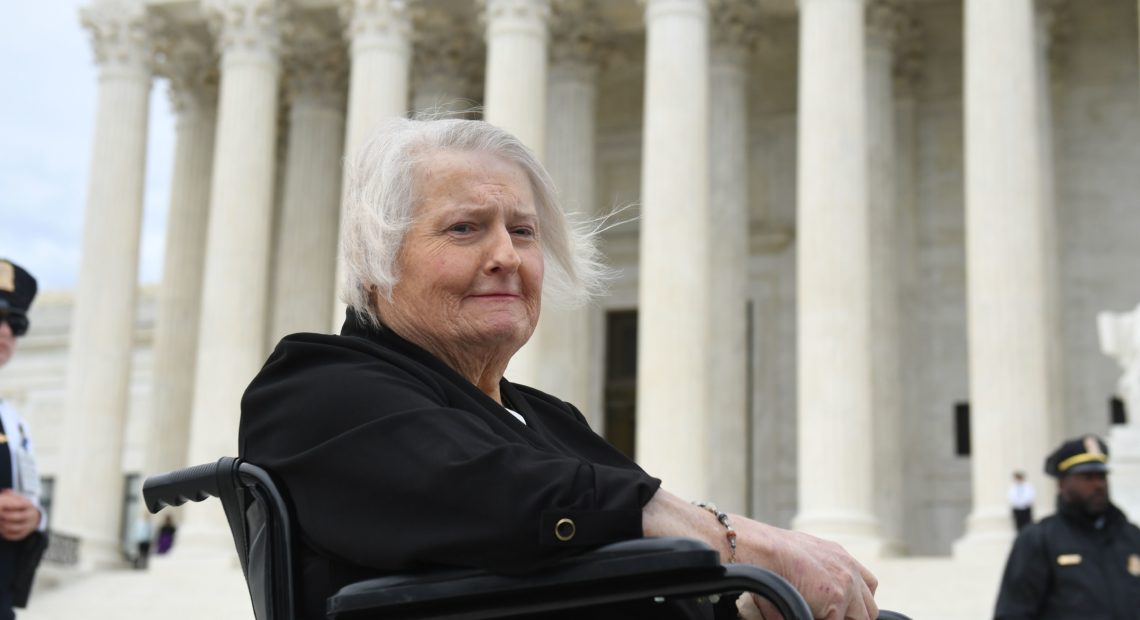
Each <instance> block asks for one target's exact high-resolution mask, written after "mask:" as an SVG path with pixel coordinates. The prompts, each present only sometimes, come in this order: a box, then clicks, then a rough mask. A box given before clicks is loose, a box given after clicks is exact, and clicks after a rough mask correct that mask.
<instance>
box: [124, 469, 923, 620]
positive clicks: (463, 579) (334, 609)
mask: <svg viewBox="0 0 1140 620" xmlns="http://www.w3.org/2000/svg"><path fill="white" fill-rule="evenodd" d="M208 497H217V498H218V499H220V500H221V502H222V508H223V509H224V510H225V514H226V519H227V521H228V522H229V527H230V533H231V534H232V535H233V539H234V545H235V547H236V548H237V553H238V559H239V560H240V563H241V568H242V572H243V573H244V575H245V580H246V585H247V587H248V588H249V595H250V599H251V601H252V603H253V612H254V617H255V618H256V620H299V617H298V612H297V607H296V600H295V588H294V576H295V569H296V567H295V564H294V554H293V549H294V545H293V540H294V536H295V535H296V532H295V531H294V530H293V524H292V519H291V518H290V510H289V506H288V503H287V502H286V497H285V495H284V494H283V493H282V492H281V490H280V489H279V488H278V486H277V485H276V484H275V483H274V480H273V477H272V476H271V475H270V474H269V472H267V471H266V470H264V469H262V468H261V467H258V466H257V465H254V464H252V463H246V462H243V461H241V460H240V459H235V458H233V457H222V458H221V459H219V460H218V461H217V462H216V463H208V464H204V465H197V466H195V467H189V468H186V469H180V470H177V471H173V472H170V473H167V474H162V475H158V476H152V477H150V478H147V479H146V481H145V482H144V484H143V498H144V500H145V502H146V506H147V509H148V510H150V512H152V513H157V512H158V511H159V510H162V509H163V508H164V507H166V506H179V505H182V504H184V503H186V502H188V501H192V502H199V501H203V500H205V499H207V498H208ZM740 592H753V593H755V594H758V595H760V596H763V597H765V598H767V599H768V600H770V601H772V603H773V604H774V605H775V606H776V608H777V609H779V610H780V613H782V614H783V615H784V617H785V618H786V619H787V620H810V618H811V617H812V615H811V611H810V610H809V608H808V606H807V603H806V602H804V599H803V597H802V596H800V594H799V592H797V591H796V590H795V588H793V587H792V585H791V584H789V583H788V582H787V581H786V580H784V579H783V578H782V577H780V576H779V575H777V574H775V573H773V572H771V571H769V570H766V569H763V568H760V567H756V566H748V565H743V564H729V565H723V564H721V563H720V555H719V554H718V553H717V552H716V551H715V550H713V549H712V548H710V547H708V546H707V545H705V544H704V543H701V542H698V541H695V540H690V539H687V538H643V539H637V540H629V541H624V542H620V543H615V544H612V545H606V546H604V547H600V548H598V549H595V550H593V551H589V552H586V553H583V554H581V555H579V556H576V557H573V558H570V559H567V560H564V561H561V562H559V563H557V564H555V565H553V566H551V567H549V568H547V569H544V570H542V571H538V572H535V573H533V574H530V575H527V576H525V577H507V576H501V575H493V574H490V573H487V572H485V571H480V570H473V569H454V570H451V569H448V570H436V571H430V572H421V573H415V574H406V575H390V576H385V577H378V578H375V579H367V580H364V581H359V582H356V583H353V584H349V585H347V586H345V587H344V588H341V589H340V591H338V592H337V593H336V594H334V595H333V596H332V597H330V598H329V599H328V601H327V603H326V609H327V618H328V619H329V620H359V619H364V618H372V619H393V620H397V619H398V620H417V619H424V618H438V619H448V620H460V619H471V620H474V619H480V618H508V617H522V616H533V615H539V614H544V613H549V612H556V611H563V612H564V611H568V610H569V611H573V610H578V609H580V610H587V609H591V608H592V609H598V608H599V606H604V605H616V604H622V603H628V602H633V601H657V602H664V601H666V600H669V599H693V598H702V599H703V600H706V601H711V602H716V601H717V600H718V598H720V597H721V596H722V595H735V594H736V593H740ZM879 618H880V619H881V620H907V618H906V616H903V615H902V614H898V613H895V612H889V611H883V612H881V613H880V615H879Z"/></svg>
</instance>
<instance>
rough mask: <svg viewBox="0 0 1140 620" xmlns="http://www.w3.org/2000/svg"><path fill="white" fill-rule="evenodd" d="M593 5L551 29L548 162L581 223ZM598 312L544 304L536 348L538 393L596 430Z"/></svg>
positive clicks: (597, 28) (591, 97)
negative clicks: (572, 408)
mask: <svg viewBox="0 0 1140 620" xmlns="http://www.w3.org/2000/svg"><path fill="white" fill-rule="evenodd" d="M597 9H598V6H597V3H596V2H593V1H591V0H574V1H572V2H567V1H559V2H556V4H555V15H554V19H553V20H552V24H551V35H552V40H551V54H550V57H551V65H550V83H549V89H548V98H547V101H548V104H547V105H548V110H547V111H548V116H547V119H548V120H547V135H548V137H549V141H548V142H547V149H546V164H547V169H548V170H549V171H550V175H551V177H553V179H554V184H555V185H556V186H557V187H558V192H559V195H560V196H561V199H562V204H563V207H564V208H565V209H566V211H567V212H568V213H570V214H572V217H574V218H575V219H579V220H588V219H591V218H592V217H594V200H595V180H594V175H595V166H596V160H597V158H596V148H597V145H596V141H595V135H594V134H595V127H596V122H595V112H596V105H595V101H596V98H597V62H598V54H599V51H600V46H601V42H600V41H599V38H600V37H601V36H602V27H603V25H602V22H601V20H600V19H599V18H598V15H597ZM595 314H596V312H595V309H594V308H590V307H582V308H574V309H565V308H557V307H554V306H553V305H547V306H544V307H543V309H542V321H541V322H540V323H539V326H538V332H537V339H536V340H537V342H538V343H540V345H541V350H540V351H539V352H538V355H539V356H540V359H541V364H538V366H537V368H536V369H535V380H534V381H535V387H538V388H539V389H541V390H545V391H547V392H549V393H551V394H557V395H558V397H559V398H562V399H563V400H565V401H567V402H570V403H573V404H574V405H576V406H577V407H578V408H579V409H580V410H581V411H582V414H583V415H585V416H586V419H587V420H589V421H590V425H591V426H592V427H593V428H594V429H595V430H597V431H599V432H600V431H601V430H602V429H603V422H604V420H603V416H602V414H603V412H602V411H599V410H598V408H597V406H596V405H597V403H596V402H595V401H596V400H597V399H596V398H594V395H595V393H596V392H595V388H596V383H597V381H598V379H599V377H600V373H598V372H596V370H597V366H596V364H595V363H594V359H595V357H594V349H595V346H594V345H595V342H594V339H593V338H592V336H591V335H592V334H593V333H594V332H595V330H596V329H597V323H598V321H597V317H596V316H595Z"/></svg>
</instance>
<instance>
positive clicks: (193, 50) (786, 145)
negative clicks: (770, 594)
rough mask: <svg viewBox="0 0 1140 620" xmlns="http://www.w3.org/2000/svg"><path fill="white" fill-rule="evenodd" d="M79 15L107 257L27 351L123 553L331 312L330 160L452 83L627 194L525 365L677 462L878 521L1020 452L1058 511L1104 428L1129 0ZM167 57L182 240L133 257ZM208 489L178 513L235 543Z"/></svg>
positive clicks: (718, 491) (647, 456)
mask: <svg viewBox="0 0 1140 620" xmlns="http://www.w3.org/2000/svg"><path fill="white" fill-rule="evenodd" d="M82 19H83V22H84V24H85V26H86V27H87V28H88V29H89V30H90V31H91V33H92V40H93V47H94V53H95V58H96V61H97V63H98V66H99V75H100V77H99V80H100V81H99V104H98V113H97V114H98V116H97V129H96V135H95V141H94V155H93V158H92V163H91V185H90V190H89V194H88V205H87V215H86V224H85V236H84V246H83V263H82V267H81V273H80V278H79V285H78V287H77V289H76V290H75V292H74V297H73V298H72V297H69V296H63V295H60V296H59V297H58V298H56V297H51V296H48V297H46V298H45V299H44V300H42V301H41V302H38V304H37V307H36V308H35V310H34V311H35V312H36V313H38V314H39V315H43V316H48V315H50V316H51V319H50V320H49V321H46V322H44V323H40V321H41V319H40V318H39V316H37V317H35V318H36V320H37V325H40V324H44V325H50V326H52V329H50V330H47V331H41V332H39V333H38V334H37V335H33V336H29V338H28V341H27V347H26V348H27V349H30V353H29V352H25V353H22V354H21V357H20V358H18V359H17V361H16V362H15V363H13V365H12V368H11V369H6V376H5V381H4V384H3V389H4V390H5V391H4V396H5V397H6V398H8V397H10V398H13V400H15V401H16V403H17V405H18V406H19V407H20V408H21V409H22V410H23V411H24V413H25V416H26V417H28V418H29V419H30V420H31V423H32V425H33V428H34V429H35V431H36V435H37V438H38V439H39V444H40V451H41V452H42V453H43V454H44V463H45V466H44V469H45V473H46V474H48V475H50V476H51V477H52V479H53V482H54V484H53V497H52V502H53V513H54V514H53V516H52V523H53V526H55V527H57V528H59V529H60V530H61V531H66V532H69V533H73V534H75V535H77V536H79V537H80V539H81V540H82V547H81V555H82V557H84V558H86V560H85V561H88V562H91V563H94V564H101V563H108V562H112V561H113V559H114V558H116V557H117V556H118V554H117V548H118V537H119V535H120V532H121V531H122V529H121V528H122V523H123V519H124V518H125V517H124V515H123V510H124V509H123V505H124V498H125V497H127V496H129V495H130V494H131V492H132V491H131V490H130V489H128V488H126V487H125V483H124V480H125V476H126V475H127V474H131V473H144V474H145V473H153V472H158V471H164V470H169V469H173V468H176V467H181V466H184V465H187V464H192V463H198V462H206V461H211V460H213V459H215V458H217V457H218V456H221V455H227V454H234V453H235V452H236V450H237V445H236V436H237V420H238V401H239V398H240V395H241V393H242V391H243V389H244V387H245V385H246V384H247V383H248V381H249V380H250V379H251V378H252V376H253V375H254V374H255V373H256V372H257V370H258V368H259V367H260V365H261V363H262V362H263V360H264V359H265V357H266V356H267V355H268V353H269V351H270V350H272V347H273V345H274V343H275V342H276V340H277V339H278V338H279V337H280V336H282V335H284V334H288V333H291V332H295V331H321V332H328V331H331V330H333V329H335V327H336V326H337V325H338V324H339V318H340V317H341V316H342V314H341V313H342V312H343V309H342V307H340V306H338V304H337V302H335V301H334V300H335V283H336V281H337V277H336V274H337V271H338V268H337V264H336V240H337V236H338V222H339V213H340V191H341V162H342V159H343V158H344V157H345V156H346V154H351V153H352V152H353V151H354V149H355V148H357V147H358V146H359V145H360V144H361V143H362V141H363V140H365V139H366V137H367V135H368V133H369V131H370V129H371V128H373V127H374V126H375V125H376V124H377V123H378V122H380V121H381V120H383V119H384V118H386V117H390V116H395V115H405V114H409V113H419V112H423V111H425V110H434V111H436V112H439V111H441V110H442V111H448V110H450V111H453V112H454V111H457V110H458V111H459V112H458V113H461V114H466V115H468V116H477V117H482V118H485V119H486V120H488V121H490V122H493V123H496V124H499V125H502V126H503V127H505V128H507V129H508V130H510V131H512V132H513V133H515V134H516V135H518V136H519V137H520V138H521V139H522V140H523V141H524V142H526V143H527V144H528V145H529V146H530V147H531V148H532V149H534V150H535V151H536V152H537V153H538V154H539V155H540V157H542V158H543V160H544V161H545V163H546V165H547V166H548V168H549V169H550V171H551V173H552V175H553V176H554V178H555V181H556V182H557V184H558V186H559V188H560V190H561V192H562V198H563V201H564V203H565V205H566V207H567V209H568V210H570V211H572V212H574V213H575V214H576V216H575V217H578V218H580V219H582V220H590V219H596V218H601V217H605V216H606V215H607V214H611V213H613V212H614V211H615V210H619V209H621V208H622V207H628V208H626V209H625V210H620V211H619V212H618V213H617V214H616V215H612V216H611V217H610V219H609V220H608V221H609V222H611V223H618V225H614V226H612V227H611V228H609V229H608V230H607V232H606V233H605V252H606V255H607V256H608V258H609V260H610V262H611V264H612V265H613V266H614V267H615V268H617V270H618V274H619V275H618V277H617V278H616V280H615V282H614V284H613V286H612V290H611V293H610V295H609V296H607V297H605V298H604V299H602V300H600V302H599V303H597V304H596V305H595V306H592V307H590V308H586V309H577V310H567V309H558V308H547V309H544V313H543V318H542V320H541V322H540V325H539V328H538V330H537V331H536V335H535V337H534V339H533V340H532V341H531V342H530V343H529V344H528V345H527V347H526V348H525V349H524V350H523V351H521V352H520V354H519V355H518V356H517V357H516V359H515V360H514V361H513V362H512V366H511V368H510V370H509V372H508V377H509V378H512V379H513V380H515V381H517V382H520V383H526V384H531V385H535V386H536V387H539V388H541V389H545V390H547V391H549V392H551V393H554V394H557V395H559V396H561V397H563V398H565V399H566V400H568V401H571V402H574V403H576V404H578V405H579V407H580V408H581V409H582V410H583V412H584V413H585V414H586V415H587V417H588V418H589V419H590V421H591V423H592V424H593V425H594V426H595V428H596V429H597V430H598V431H599V432H602V433H605V434H606V435H607V436H608V437H610V438H611V440H613V441H614V442H615V443H616V444H618V445H619V446H620V447H622V448H623V449H625V450H627V451H630V452H631V453H634V454H635V455H636V458H637V459H638V460H639V462H641V463H642V465H643V466H644V467H645V468H646V469H647V470H649V471H650V472H652V473H654V474H655V475H657V476H659V477H661V478H663V479H664V480H665V484H666V486H667V487H669V488H670V489H671V490H673V491H675V492H679V493H681V494H682V495H684V496H691V497H692V498H693V499H704V498H711V499H713V500H715V501H717V502H718V503H720V504H722V505H724V506H726V507H728V508H730V509H732V510H736V511H740V512H747V513H749V514H751V515H753V516H755V517H756V518H759V519H762V520H765V521H768V522H772V523H775V524H778V525H782V526H793V527H798V528H803V529H806V530H808V531H812V532H815V533H818V534H820V535H824V536H828V537H832V538H836V539H839V540H841V541H842V542H844V543H845V544H846V545H848V546H849V547H850V548H851V549H852V550H853V551H855V552H856V554H857V555H863V554H875V555H884V554H893V553H903V554H912V555H932V554H943V555H945V554H949V553H951V552H952V551H953V550H955V549H957V550H958V551H959V552H961V550H963V549H974V548H977V547H978V546H983V547H986V546H989V547H994V546H996V547H1000V548H1001V549H1003V550H1004V545H1007V544H1008V542H1009V540H1010V537H1011V535H1012V528H1011V523H1010V518H1009V512H1008V506H1007V505H1006V500H1005V491H1006V488H1007V486H1008V483H1009V479H1010V474H1011V472H1012V471H1013V470H1015V469H1024V470H1027V471H1028V472H1029V474H1030V479H1031V480H1033V481H1034V482H1035V483H1036V486H1037V487H1038V489H1041V490H1042V491H1041V492H1040V493H1039V496H1040V500H1039V506H1038V510H1037V514H1044V513H1048V512H1051V510H1052V492H1051V486H1050V483H1049V482H1048V481H1047V480H1046V479H1045V478H1044V476H1043V474H1042V473H1041V467H1040V464H1041V463H1042V460H1043V457H1044V455H1045V454H1046V452H1047V451H1048V450H1049V449H1050V448H1051V447H1052V446H1053V445H1054V444H1055V443H1056V442H1057V441H1058V440H1059V439H1060V438H1061V437H1064V436H1067V435H1072V434H1076V433H1080V432H1098V433H1106V432H1107V431H1108V429H1109V407H1108V399H1109V398H1110V397H1111V396H1112V395H1113V391H1114V388H1115V384H1116V380H1117V377H1118V375H1119V370H1118V369H1117V368H1116V366H1115V365H1114V363H1113V361H1112V360H1111V359H1110V358H1108V357H1106V356H1104V355H1103V354H1101V352H1100V350H1099V348H1098V344H1097V332H1096V315H1097V312H1099V311H1102V310H1107V309H1114V310H1125V309H1129V308H1132V307H1134V306H1135V304H1136V301H1137V300H1138V299H1140V286H1138V285H1137V280H1136V278H1135V271H1136V267H1137V266H1138V265H1140V243H1138V242H1137V239H1138V237H1140V206H1138V205H1137V202H1136V198H1135V197H1136V196H1138V195H1140V175H1137V174H1136V173H1135V171H1136V170H1137V169H1140V69H1138V62H1137V60H1138V55H1140V54H1138V50H1140V45H1138V38H1137V21H1138V19H1137V3H1136V2H1134V1H1133V0H1081V1H1080V2H1076V1H1075V0H1048V1H1033V0H1003V1H1002V2H994V1H992V0H912V1H903V0H799V1H798V2H794V1H793V0H753V1H749V0H482V1H473V0H340V1H336V0H292V1H285V0H138V1H129V0H105V1H104V0H95V1H94V2H92V3H91V4H90V5H89V6H88V7H87V8H86V9H85V10H84V11H83V15H82ZM163 82H165V84H166V85H167V87H168V88H169V90H170V93H171V97H172V101H173V102H174V107H175V109H176V111H177V114H178V117H177V118H178V120H177V145H176V154H175V159H174V162H175V163H174V166H175V169H174V171H173V181H172V185H173V187H172V188H171V196H172V198H171V204H170V211H169V214H168V236H167V243H166V254H165V256H166V258H165V266H164V277H163V281H162V283H161V285H160V286H159V287H158V288H157V289H156V290H154V291H143V293H142V294H141V295H140V293H139V292H138V291H137V290H136V288H137V287H136V285H135V278H136V273H137V262H138V237H139V235H138V231H139V224H140V220H141V216H142V192H143V181H142V179H143V162H144V161H145V143H146V140H145V136H146V131H147V126H146V125H147V118H148V114H147V105H148V103H147V102H148V97H149V93H150V90H151V89H152V88H154V87H156V86H155V85H156V84H161V83H163ZM469 108H470V109H469ZM72 299H73V300H74V301H71V300H72ZM37 329H39V328H38V327H37ZM65 360H66V361H65ZM8 370H11V372H8ZM60 377H66V380H65V382H64V381H61V380H60ZM1132 417H1134V418H1135V417H1140V412H1132ZM1133 424H1135V423H1133ZM197 508H200V507H194V508H191V509H189V510H188V511H187V512H186V514H185V518H186V528H185V531H186V532H187V536H188V537H189V539H190V540H198V541H200V542H201V543H202V544H203V545H208V544H210V541H213V542H214V543H216V544H218V545H228V542H227V541H226V532H225V529H224V528H225V525H224V521H223V520H222V519H221V518H220V517H217V516H213V515H212V514H210V513H207V512H206V511H203V510H197ZM1134 516H1140V515H1134Z"/></svg>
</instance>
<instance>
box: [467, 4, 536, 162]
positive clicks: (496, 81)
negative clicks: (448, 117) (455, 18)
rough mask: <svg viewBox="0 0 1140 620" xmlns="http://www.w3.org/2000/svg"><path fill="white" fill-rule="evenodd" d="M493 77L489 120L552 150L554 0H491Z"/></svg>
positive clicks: (489, 28) (533, 146)
mask: <svg viewBox="0 0 1140 620" xmlns="http://www.w3.org/2000/svg"><path fill="white" fill-rule="evenodd" d="M485 1H486V19H487V78H486V86H485V89H486V92H485V94H484V97H483V103H484V106H485V108H486V110H485V112H484V117H483V118H484V119H485V120H487V121H488V122H490V123H494V124H495V125H498V126H500V127H502V128H504V129H506V130H507V131H509V132H511V133H513V134H514V135H515V136H516V137H518V138H519V139H520V140H522V141H523V143H524V144H526V145H527V146H528V147H530V148H531V150H533V151H534V152H535V153H537V154H538V156H539V157H544V156H545V154H546V79H547V76H546V70H547V66H546V65H547V39H548V33H547V24H546V22H547V19H548V18H549V16H550V1H549V0H485Z"/></svg>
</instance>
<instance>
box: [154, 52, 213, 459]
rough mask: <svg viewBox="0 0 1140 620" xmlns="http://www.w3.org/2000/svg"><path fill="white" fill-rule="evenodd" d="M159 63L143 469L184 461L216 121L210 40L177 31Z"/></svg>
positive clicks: (191, 393) (192, 385) (188, 426)
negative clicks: (165, 88)
mask: <svg viewBox="0 0 1140 620" xmlns="http://www.w3.org/2000/svg"><path fill="white" fill-rule="evenodd" d="M159 71H160V72H161V73H162V74H163V75H164V76H165V77H166V78H167V79H168V80H170V99H171V103H172V107H173V108H174V111H175V114H176V115H177V117H176V120H175V133H176V142H175V147H174V172H173V174H172V175H171V182H170V210H169V211H168V213H167V217H166V222H167V223H166V251H165V255H164V258H163V273H162V284H161V286H160V287H159V291H158V304H157V305H158V307H157V310H156V313H157V318H156V320H155V328H154V330H155V334H154V410H153V414H152V418H151V429H150V435H149V440H148V442H147V450H146V452H147V460H146V463H147V465H146V471H147V474H155V473H161V472H166V471H171V470H173V469H178V468H180V467H185V466H186V464H187V454H186V451H187V448H188V446H187V444H186V438H187V436H188V435H189V432H190V415H191V410H192V404H193V395H194V362H193V360H194V359H195V358H196V357H197V354H198V313H199V311H200V309H201V305H202V272H203V269H204V266H205V262H206V224H207V219H208V218H207V216H208V213H209V205H210V178H211V174H212V172H213V171H212V166H213V161H214V132H215V130H216V125H217V106H218V101H217V100H218V84H217V80H218V71H217V58H216V55H215V54H214V53H213V51H212V50H211V49H210V43H209V41H205V40H199V39H198V38H196V37H194V36H192V35H190V34H181V35H179V36H178V38H176V39H174V40H172V41H171V42H170V49H169V50H168V52H167V54H166V55H165V57H164V60H163V63H162V64H161V65H160V66H159Z"/></svg>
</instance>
